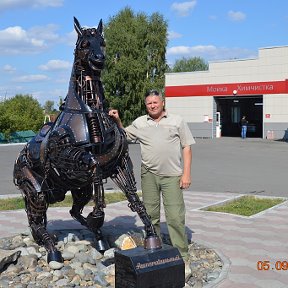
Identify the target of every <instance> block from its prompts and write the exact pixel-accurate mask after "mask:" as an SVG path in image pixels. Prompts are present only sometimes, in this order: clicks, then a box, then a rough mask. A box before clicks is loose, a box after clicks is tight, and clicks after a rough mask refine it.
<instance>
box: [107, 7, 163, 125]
mask: <svg viewBox="0 0 288 288" xmlns="http://www.w3.org/2000/svg"><path fill="white" fill-rule="evenodd" d="M104 35H105V41H106V65H105V69H104V73H103V77H102V80H103V83H104V90H105V95H106V99H107V102H108V105H109V107H113V108H116V109H118V110H119V113H120V114H121V118H122V121H123V123H124V125H127V124H129V123H131V121H133V120H134V119H135V118H136V117H138V116H140V115H142V114H144V113H145V105H144V94H145V93H146V91H147V90H149V89H152V88H153V89H159V90H163V88H164V73H165V69H166V60H165V53H166V45H167V22H166V21H165V20H164V19H163V16H161V15H160V14H159V13H153V14H152V15H151V16H147V15H145V14H144V13H139V14H135V13H134V12H133V11H132V10H131V9H130V8H125V9H123V10H122V11H120V12H119V13H118V14H117V15H116V16H115V17H112V18H110V19H109V21H108V23H107V25H105V29H104Z"/></svg>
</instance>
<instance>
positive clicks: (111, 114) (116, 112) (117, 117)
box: [108, 109, 123, 128]
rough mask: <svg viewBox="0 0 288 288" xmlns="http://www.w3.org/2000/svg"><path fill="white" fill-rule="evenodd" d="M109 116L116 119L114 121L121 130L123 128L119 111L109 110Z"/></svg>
mask: <svg viewBox="0 0 288 288" xmlns="http://www.w3.org/2000/svg"><path fill="white" fill-rule="evenodd" d="M108 114H109V116H111V117H112V118H113V119H114V121H115V122H116V123H117V125H118V126H119V127H120V128H123V125H122V122H121V119H120V117H119V113H118V110H116V109H111V110H109V112H108Z"/></svg>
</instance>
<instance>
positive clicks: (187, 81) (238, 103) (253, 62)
mask: <svg viewBox="0 0 288 288" xmlns="http://www.w3.org/2000/svg"><path fill="white" fill-rule="evenodd" d="M165 95H166V98H165V100H166V107H167V109H168V111H169V112H171V113H176V114H180V115H182V116H183V117H184V119H185V120H186V121H187V122H188V125H189V127H190V129H191V130H192V132H193V135H194V136H195V137H202V138H214V137H221V136H222V137H223V136H224V137H225V136H229V137H234V136H235V137H240V129H241V127H240V120H241V118H242V116H244V115H245V116H246V118H247V120H248V131H247V136H248V137H258V138H268V139H283V138H286V137H287V136H288V46H282V47H271V48H262V49H259V54H258V57H257V58H255V59H242V60H241V59H240V60H239V59H237V60H228V61H219V62H211V63H209V70H207V71H200V72H181V73H167V74H166V75H165Z"/></svg>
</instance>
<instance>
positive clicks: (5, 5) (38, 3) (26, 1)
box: [0, 0, 64, 12]
mask: <svg viewBox="0 0 288 288" xmlns="http://www.w3.org/2000/svg"><path fill="white" fill-rule="evenodd" d="M63 4H64V0H1V1H0V12H2V11H6V10H11V9H19V8H20V9H21V8H45V7H61V6H63Z"/></svg>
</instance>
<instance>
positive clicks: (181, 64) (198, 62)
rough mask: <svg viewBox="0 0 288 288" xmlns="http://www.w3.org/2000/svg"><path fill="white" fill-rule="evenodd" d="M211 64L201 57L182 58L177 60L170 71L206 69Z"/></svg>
mask: <svg viewBox="0 0 288 288" xmlns="http://www.w3.org/2000/svg"><path fill="white" fill-rule="evenodd" d="M208 68H209V66H208V64H207V63H206V62H205V60H203V59H202V58H201V57H192V58H184V57H183V58H182V59H179V60H176V62H175V64H174V65H173V67H172V68H171V70H170V71H169V72H193V71H205V70H208Z"/></svg>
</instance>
